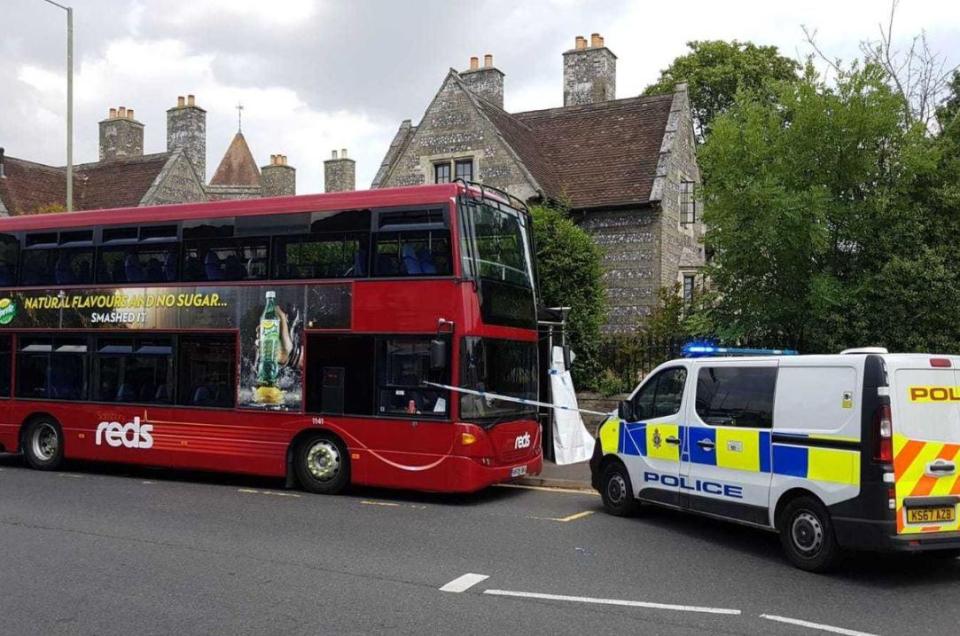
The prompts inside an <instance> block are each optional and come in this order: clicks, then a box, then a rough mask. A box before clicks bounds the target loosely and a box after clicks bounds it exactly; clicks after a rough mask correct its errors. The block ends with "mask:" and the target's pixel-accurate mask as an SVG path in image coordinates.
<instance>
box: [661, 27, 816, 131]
mask: <svg viewBox="0 0 960 636" xmlns="http://www.w3.org/2000/svg"><path fill="white" fill-rule="evenodd" d="M687 48H689V49H690V52H689V53H687V54H686V55H681V56H680V57H678V58H676V59H675V60H674V61H673V62H672V63H671V64H670V66H668V67H667V68H665V69H664V70H662V71H660V79H658V80H657V82H656V83H655V84H651V85H650V86H648V87H647V88H646V90H645V91H644V94H645V95H657V94H661V93H669V92H672V91H673V89H674V87H675V86H676V84H677V83H679V82H686V83H687V90H688V91H689V94H690V106H691V108H692V110H693V115H694V126H695V127H696V133H697V136H698V137H699V138H700V139H701V140H703V139H704V138H705V137H706V136H707V134H708V133H709V132H710V127H711V122H712V121H713V119H714V118H715V117H716V116H717V115H719V114H720V113H722V112H723V111H724V110H726V109H727V108H729V107H730V105H731V104H733V102H734V98H735V96H736V94H737V91H738V90H753V91H764V92H765V93H767V94H769V89H768V88H767V86H768V84H769V83H770V82H772V81H789V80H795V79H797V77H798V73H799V71H800V65H799V64H797V62H796V61H795V60H793V59H791V58H789V57H784V56H782V55H780V52H779V50H778V49H777V47H775V46H759V45H756V44H753V43H752V42H739V41H737V40H732V41H729V42H728V41H725V40H701V41H693V42H687Z"/></svg>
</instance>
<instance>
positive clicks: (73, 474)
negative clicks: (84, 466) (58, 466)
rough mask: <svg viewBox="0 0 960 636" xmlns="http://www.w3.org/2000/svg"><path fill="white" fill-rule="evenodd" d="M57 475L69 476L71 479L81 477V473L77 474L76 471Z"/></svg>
mask: <svg viewBox="0 0 960 636" xmlns="http://www.w3.org/2000/svg"><path fill="white" fill-rule="evenodd" d="M57 476H58V477H69V478H71V479H83V475H78V474H76V473H59V474H58V475H57Z"/></svg>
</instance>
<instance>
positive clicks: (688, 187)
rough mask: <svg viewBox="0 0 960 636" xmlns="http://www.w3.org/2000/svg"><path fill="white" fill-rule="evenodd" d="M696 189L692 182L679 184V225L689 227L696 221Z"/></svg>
mask: <svg viewBox="0 0 960 636" xmlns="http://www.w3.org/2000/svg"><path fill="white" fill-rule="evenodd" d="M696 187H697V184H696V183H695V182H693V181H681V182H680V225H691V224H693V223H696V221H697V199H696Z"/></svg>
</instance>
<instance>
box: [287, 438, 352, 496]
mask: <svg viewBox="0 0 960 636" xmlns="http://www.w3.org/2000/svg"><path fill="white" fill-rule="evenodd" d="M293 462H294V470H295V471H296V474H297V479H299V480H300V485H301V486H303V488H304V490H308V491H310V492H315V493H319V494H322V495H336V494H338V493H340V492H342V491H343V489H344V488H345V487H346V486H347V483H348V482H349V481H350V460H349V458H348V455H347V449H346V447H345V446H344V445H343V442H341V441H340V440H339V439H337V438H336V437H333V436H332V435H327V434H323V433H317V434H315V435H311V436H309V437H307V438H306V439H304V440H303V441H302V442H301V443H300V444H299V445H298V446H297V448H296V451H295V452H294V454H293Z"/></svg>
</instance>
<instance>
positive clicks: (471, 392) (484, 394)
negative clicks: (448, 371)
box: [423, 382, 610, 417]
mask: <svg viewBox="0 0 960 636" xmlns="http://www.w3.org/2000/svg"><path fill="white" fill-rule="evenodd" d="M423 384H424V385H425V386H432V387H435V388H438V389H446V390H448V391H456V392H457V393H464V394H466V395H476V396H477V397H482V398H484V399H487V400H501V401H503V402H514V403H516V404H528V405H530V406H545V407H547V408H550V409H560V410H561V411H576V412H577V413H587V414H588V415H602V416H604V417H606V416H607V415H610V414H609V413H601V412H600V411H588V410H587V409H575V408H573V407H572V406H565V405H563V404H550V403H549V402H538V401H536V400H527V399H524V398H518V397H513V396H511V395H502V394H500V393H489V392H487V391H474V390H473V389H464V388H463V387H459V386H450V385H449V384H438V383H436V382H424V383H423Z"/></svg>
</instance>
